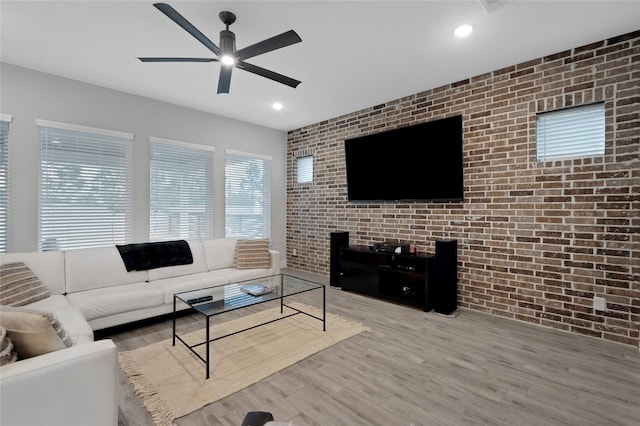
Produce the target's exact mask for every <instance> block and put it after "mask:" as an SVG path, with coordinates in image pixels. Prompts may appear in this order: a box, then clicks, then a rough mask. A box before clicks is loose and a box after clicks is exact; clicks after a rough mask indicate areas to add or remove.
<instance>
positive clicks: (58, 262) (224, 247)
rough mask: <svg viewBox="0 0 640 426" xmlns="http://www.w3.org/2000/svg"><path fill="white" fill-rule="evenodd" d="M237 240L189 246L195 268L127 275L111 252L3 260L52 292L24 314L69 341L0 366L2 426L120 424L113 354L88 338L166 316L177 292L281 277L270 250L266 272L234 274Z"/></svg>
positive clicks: (277, 260) (104, 342)
mask: <svg viewBox="0 0 640 426" xmlns="http://www.w3.org/2000/svg"><path fill="white" fill-rule="evenodd" d="M237 241H238V239H237V238H221V239H213V240H206V241H188V244H189V249H190V250H191V254H192V257H193V263H191V264H184V265H178V266H168V267H161V268H156V269H149V270H142V271H131V272H127V270H126V268H125V265H124V262H123V260H122V258H121V256H120V253H119V251H118V249H117V248H116V247H115V246H112V247H103V248H87V249H78V250H69V251H65V252H62V251H54V252H32V253H9V254H2V255H0V263H3V264H4V263H9V262H16V261H22V262H24V263H25V264H26V265H27V266H28V267H29V268H30V269H31V270H32V271H33V272H34V273H35V275H36V276H37V277H38V278H39V279H40V281H41V282H42V283H43V284H44V285H45V286H46V287H47V288H48V289H49V292H50V296H49V297H47V298H46V299H43V300H39V301H37V302H34V303H31V304H29V305H26V306H24V307H25V308H30V309H35V310H40V311H46V312H52V313H53V314H54V315H55V316H56V317H57V318H58V320H59V322H60V323H61V324H62V327H63V328H64V329H65V331H66V332H67V334H68V335H69V337H70V338H71V341H72V342H73V346H71V347H68V348H66V349H61V350H58V351H55V352H50V353H47V354H44V355H40V356H37V357H33V358H28V359H24V360H20V361H17V362H15V363H12V364H8V365H5V366H2V367H0V424H2V425H3V426H4V425H7V426H11V425H32V424H47V425H52V426H55V425H58V424H59V425H66V426H69V425H76V424H77V425H86V424H92V425H115V424H117V419H118V399H117V377H118V360H117V351H116V347H115V345H114V344H113V342H112V341H111V340H99V341H94V337H93V332H94V331H97V330H102V329H105V328H110V327H113V326H118V325H122V324H127V323H131V322H134V321H138V320H143V319H147V318H152V317H156V316H159V315H163V314H167V313H171V312H172V311H173V295H174V293H178V292H181V291H188V290H195V289H198V288H202V287H207V286H215V285H222V284H226V283H230V282H237V281H242V280H247V279H252V278H258V277H262V276H268V275H274V274H279V273H280V253H279V252H278V251H275V250H269V258H270V264H269V267H263V268H251V269H239V268H236V267H234V266H233V261H234V253H235V249H236V243H237ZM263 266H266V265H263ZM183 308H186V305H185V306H183ZM64 381H66V382H64ZM65 383H68V384H65ZM34 407H35V408H34ZM87 422H90V423H87Z"/></svg>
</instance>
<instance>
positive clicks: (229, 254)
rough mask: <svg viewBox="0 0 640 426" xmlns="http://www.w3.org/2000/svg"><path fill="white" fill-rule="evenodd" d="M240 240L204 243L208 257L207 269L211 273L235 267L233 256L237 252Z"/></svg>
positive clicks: (218, 240)
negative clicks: (237, 243) (237, 244)
mask: <svg viewBox="0 0 640 426" xmlns="http://www.w3.org/2000/svg"><path fill="white" fill-rule="evenodd" d="M238 239H239V238H216V239H214V240H206V241H203V243H202V244H203V245H204V251H205V254H206V255H207V268H208V269H209V270H210V271H214V270H216V269H223V268H231V267H232V266H233V255H234V253H235V250H236V242H237V241H238Z"/></svg>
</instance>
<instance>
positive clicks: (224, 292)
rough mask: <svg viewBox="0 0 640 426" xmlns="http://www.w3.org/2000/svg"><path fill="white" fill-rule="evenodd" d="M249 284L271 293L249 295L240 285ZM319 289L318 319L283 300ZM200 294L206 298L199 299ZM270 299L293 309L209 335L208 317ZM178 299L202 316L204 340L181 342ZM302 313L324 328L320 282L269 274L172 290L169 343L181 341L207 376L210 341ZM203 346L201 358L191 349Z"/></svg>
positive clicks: (325, 324) (173, 344)
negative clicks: (186, 289) (183, 290)
mask: <svg viewBox="0 0 640 426" xmlns="http://www.w3.org/2000/svg"><path fill="white" fill-rule="evenodd" d="M251 284H266V285H269V286H270V287H271V288H272V289H273V291H272V292H271V293H265V294H262V295H259V296H252V295H250V294H247V293H244V292H243V291H242V290H241V287H243V286H247V285H251ZM318 289H322V318H320V317H318V316H315V315H313V314H310V313H308V312H304V311H301V310H300V309H297V308H294V307H292V306H290V305H287V304H286V303H285V298H287V297H290V296H294V295H296V294H301V293H306V292H308V291H312V290H318ZM202 297H204V298H205V299H208V298H209V297H211V299H210V300H204V301H203V300H202V299H201V298H202ZM274 300H280V313H281V314H283V313H284V308H285V307H287V308H289V309H292V310H293V311H294V312H292V313H290V314H287V315H283V316H281V317H278V318H276V319H273V320H271V321H267V322H263V323H260V324H256V325H253V326H251V327H247V328H244V329H242V330H238V331H235V332H233V333H229V334H225V335H223V336H219V337H216V338H213V339H212V338H211V336H210V325H211V323H210V320H211V317H213V316H216V315H220V314H223V313H225V312H231V311H234V310H236V309H242V308H246V307H248V306H254V305H258V304H261V303H266V302H271V301H274ZM178 301H181V302H183V303H186V304H187V305H189V307H190V308H191V309H193V310H194V311H195V312H197V313H199V314H201V315H202V316H204V317H205V322H206V340H205V341H203V342H198V343H195V344H189V343H187V342H186V341H184V340H183V339H182V338H181V337H180V336H179V335H178V334H177V333H176V317H177V312H178V311H177V310H176V307H177V304H178ZM299 314H304V315H307V316H310V317H312V318H315V319H317V320H320V321H322V331H327V322H326V287H325V286H324V285H322V284H319V283H315V282H312V281H308V280H305V279H302V278H297V277H293V276H290V275H286V274H278V275H272V276H268V277H262V278H256V279H251V280H246V281H238V282H235V283H231V284H222V285H218V286H211V287H204V288H201V289H198V290H193V291H186V292H180V293H175V294H174V295H173V342H172V346H175V345H176V339H178V340H179V341H180V342H182V343H183V344H184V345H185V346H186V347H187V348H188V349H189V350H190V351H191V352H192V353H193V354H194V355H195V356H196V357H198V358H199V359H200V360H201V361H202V362H204V363H205V366H206V369H207V373H206V378H207V379H209V349H210V348H209V346H210V343H211V342H215V341H216V340H220V339H223V338H225V337H229V336H233V335H235V334H238V333H242V332H243V331H247V330H251V329H254V328H257V327H261V326H263V325H267V324H270V323H272V322H275V321H280V320H282V319H285V318H289V317H292V316H294V315H299ZM202 345H206V355H205V357H204V358H203V357H202V355H200V354H199V353H198V352H196V350H195V349H194V348H197V347H199V346H202Z"/></svg>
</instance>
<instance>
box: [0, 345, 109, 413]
mask: <svg viewBox="0 0 640 426" xmlns="http://www.w3.org/2000/svg"><path fill="white" fill-rule="evenodd" d="M118 368H119V367H118V352H117V350H116V346H115V344H114V343H113V341H111V340H98V341H95V342H91V343H85V344H80V345H77V346H72V347H70V348H66V349H62V350H59V351H55V352H50V353H47V354H44V355H40V356H37V357H34V358H29V359H25V360H21V361H18V362H15V363H13V364H9V365H5V366H3V367H1V368H0V424H2V425H45V424H46V425H51V426H57V425H60V426H62V425H65V426H73V425H78V426H84V425H87V424H92V425H105V426H106V425H110V426H113V425H117V424H118Z"/></svg>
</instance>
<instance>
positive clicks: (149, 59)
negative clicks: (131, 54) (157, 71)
mask: <svg viewBox="0 0 640 426" xmlns="http://www.w3.org/2000/svg"><path fill="white" fill-rule="evenodd" d="M138 59H140V61H142V62H217V61H218V60H217V59H211V58H138Z"/></svg>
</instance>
